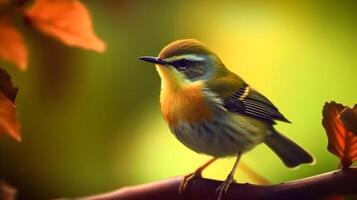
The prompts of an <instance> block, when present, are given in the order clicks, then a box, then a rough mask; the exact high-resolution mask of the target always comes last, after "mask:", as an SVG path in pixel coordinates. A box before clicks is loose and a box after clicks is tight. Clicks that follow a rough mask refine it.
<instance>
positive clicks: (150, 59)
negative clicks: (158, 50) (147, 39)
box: [138, 56, 168, 65]
mask: <svg viewBox="0 0 357 200" xmlns="http://www.w3.org/2000/svg"><path fill="white" fill-rule="evenodd" d="M138 59H140V60H143V61H146V62H149V63H154V64H159V65H167V64H168V63H167V62H166V61H165V60H163V59H161V58H158V57H153V56H140V57H138Z"/></svg>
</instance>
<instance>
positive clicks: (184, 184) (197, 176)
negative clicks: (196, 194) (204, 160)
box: [178, 171, 202, 194]
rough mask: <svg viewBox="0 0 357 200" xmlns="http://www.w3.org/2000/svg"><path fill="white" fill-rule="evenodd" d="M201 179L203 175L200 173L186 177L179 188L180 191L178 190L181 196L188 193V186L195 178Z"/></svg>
mask: <svg viewBox="0 0 357 200" xmlns="http://www.w3.org/2000/svg"><path fill="white" fill-rule="evenodd" d="M200 177H202V175H201V172H198V171H196V172H193V173H190V174H188V175H186V176H184V177H183V180H182V182H181V184H180V186H179V189H178V191H179V194H183V193H184V192H185V191H186V189H187V186H188V184H189V183H190V182H191V181H192V180H193V179H195V178H200Z"/></svg>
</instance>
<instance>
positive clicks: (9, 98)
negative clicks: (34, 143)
mask: <svg viewBox="0 0 357 200" xmlns="http://www.w3.org/2000/svg"><path fill="white" fill-rule="evenodd" d="M17 90H18V89H17V88H16V87H14V86H13V85H12V83H11V78H10V76H9V75H8V74H7V73H6V72H5V71H4V70H3V69H0V134H8V135H10V136H11V137H13V138H14V139H15V140H17V141H21V136H20V131H19V130H20V125H19V122H18V121H17V111H16V104H15V98H16V94H17Z"/></svg>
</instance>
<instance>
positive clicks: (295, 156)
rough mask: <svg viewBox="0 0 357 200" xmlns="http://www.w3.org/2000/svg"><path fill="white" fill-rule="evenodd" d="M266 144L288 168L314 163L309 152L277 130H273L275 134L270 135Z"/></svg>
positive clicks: (266, 139)
mask: <svg viewBox="0 0 357 200" xmlns="http://www.w3.org/2000/svg"><path fill="white" fill-rule="evenodd" d="M264 142H265V144H266V145H268V147H269V148H270V149H272V150H273V151H274V152H275V153H276V154H277V155H278V156H279V158H280V159H281V160H282V161H283V162H284V164H285V165H286V166H287V167H296V166H298V165H300V164H303V163H312V162H313V161H314V159H313V157H312V156H311V155H310V154H309V153H308V152H306V151H305V150H304V149H303V148H301V147H300V146H299V145H297V144H296V143H294V142H293V141H291V140H290V139H289V138H287V137H285V136H283V135H282V134H280V133H279V132H277V131H276V130H273V134H270V135H268V136H267V137H266V138H265V141H264Z"/></svg>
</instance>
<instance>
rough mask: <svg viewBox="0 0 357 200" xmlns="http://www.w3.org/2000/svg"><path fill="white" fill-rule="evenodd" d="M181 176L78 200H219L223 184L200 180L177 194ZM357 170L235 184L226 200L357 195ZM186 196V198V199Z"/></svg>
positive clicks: (191, 183)
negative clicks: (270, 182) (220, 185)
mask: <svg viewBox="0 0 357 200" xmlns="http://www.w3.org/2000/svg"><path fill="white" fill-rule="evenodd" d="M181 181H182V177H176V178H170V179H167V180H162V181H157V182H153V183H148V184H143V185H138V186H131V187H124V188H122V189H119V190H116V191H113V192H110V193H105V194H100V195H95V196H89V197H83V198H78V199H81V200H124V199H125V200H152V199H156V200H164V199H172V200H179V199H185V200H193V199H206V200H216V199H217V193H216V188H217V187H218V186H219V184H220V183H221V181H216V180H210V179H204V178H197V179H194V180H193V181H192V182H190V184H189V186H188V189H187V190H186V192H185V194H184V195H183V196H180V195H179V194H178V192H177V188H178V187H179V185H180V183H181ZM356 188H357V168H349V169H343V170H337V171H332V172H328V173H325V174H320V175H317V176H312V177H308V178H305V179H300V180H295V181H290V182H286V183H281V184H275V185H254V184H248V183H246V184H241V183H234V184H232V185H231V186H230V188H229V191H228V193H227V196H226V199H227V200H228V199H244V200H256V199H259V200H261V199H321V198H325V197H331V196H336V195H352V194H357V189H356ZM183 197H184V198H183Z"/></svg>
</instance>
